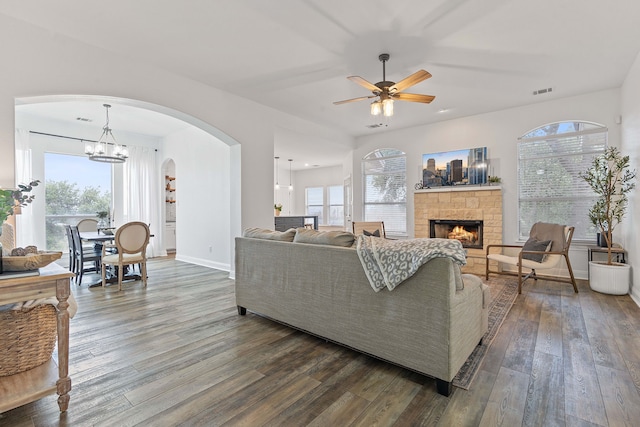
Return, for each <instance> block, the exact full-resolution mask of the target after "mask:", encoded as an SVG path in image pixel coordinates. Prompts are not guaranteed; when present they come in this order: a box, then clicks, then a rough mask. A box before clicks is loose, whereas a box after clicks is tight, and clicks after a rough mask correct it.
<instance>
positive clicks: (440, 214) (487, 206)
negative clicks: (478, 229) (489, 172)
mask: <svg viewBox="0 0 640 427" xmlns="http://www.w3.org/2000/svg"><path fill="white" fill-rule="evenodd" d="M413 205H414V221H415V224H414V225H415V237H429V220H431V219H463V220H482V221H483V236H482V238H483V242H482V243H483V245H484V246H483V248H482V249H467V251H468V252H467V265H466V266H464V267H463V268H462V271H463V273H473V274H484V273H485V262H486V248H487V245H491V244H502V189H501V188H500V187H493V186H486V187H476V188H473V189H470V188H462V187H447V188H438V189H429V190H417V191H416V192H415V193H414V195H413Z"/></svg>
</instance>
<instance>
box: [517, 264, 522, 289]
mask: <svg viewBox="0 0 640 427" xmlns="http://www.w3.org/2000/svg"><path fill="white" fill-rule="evenodd" d="M518 293H519V294H521V293H522V263H519V264H518Z"/></svg>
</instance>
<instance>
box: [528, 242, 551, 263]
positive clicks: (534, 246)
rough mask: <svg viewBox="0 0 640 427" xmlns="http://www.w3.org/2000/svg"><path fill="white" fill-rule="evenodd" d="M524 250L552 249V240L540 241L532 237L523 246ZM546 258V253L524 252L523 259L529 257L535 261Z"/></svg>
mask: <svg viewBox="0 0 640 427" xmlns="http://www.w3.org/2000/svg"><path fill="white" fill-rule="evenodd" d="M522 250H523V251H541V252H548V251H550V250H551V240H543V241H540V240H536V239H534V238H533V237H530V238H529V240H527V242H526V243H525V244H524V246H523V247H522ZM545 258H546V255H545V254H522V259H528V260H531V261H535V262H542V261H544V259H545Z"/></svg>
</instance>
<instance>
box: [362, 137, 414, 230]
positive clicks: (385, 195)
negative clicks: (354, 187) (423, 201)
mask: <svg viewBox="0 0 640 427" xmlns="http://www.w3.org/2000/svg"><path fill="white" fill-rule="evenodd" d="M406 164H407V162H406V156H405V153H403V152H402V151H398V150H392V149H380V150H376V151H374V152H372V153H370V154H368V155H367V156H365V158H364V159H363V161H362V171H363V180H364V185H363V187H364V220H365V221H384V225H385V229H386V231H387V233H388V234H398V235H406V233H407V208H406V203H407V182H406V181H407V179H406V170H407V167H406Z"/></svg>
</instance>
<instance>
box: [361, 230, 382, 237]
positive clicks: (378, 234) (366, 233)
mask: <svg viewBox="0 0 640 427" xmlns="http://www.w3.org/2000/svg"><path fill="white" fill-rule="evenodd" d="M362 234H364V235H365V236H372V237H380V230H376V231H374V232H373V233H372V232H370V231H367V230H362Z"/></svg>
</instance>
